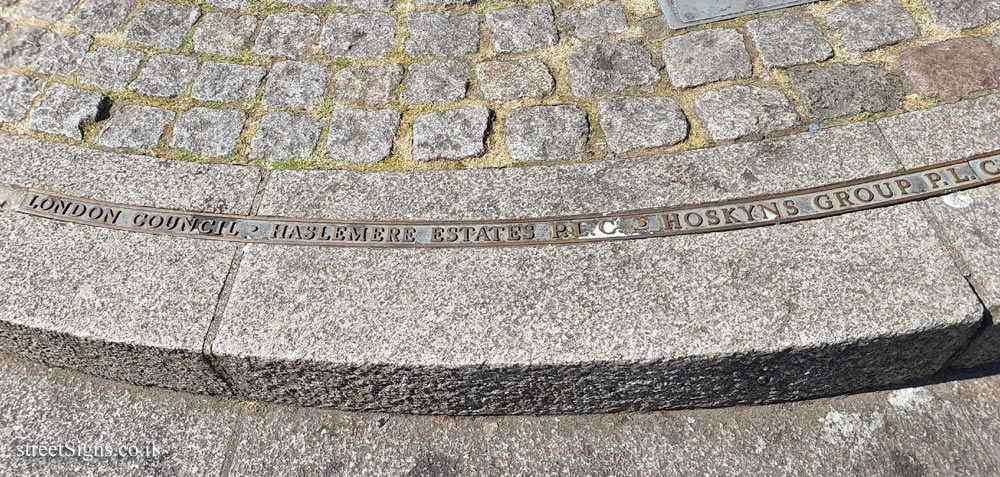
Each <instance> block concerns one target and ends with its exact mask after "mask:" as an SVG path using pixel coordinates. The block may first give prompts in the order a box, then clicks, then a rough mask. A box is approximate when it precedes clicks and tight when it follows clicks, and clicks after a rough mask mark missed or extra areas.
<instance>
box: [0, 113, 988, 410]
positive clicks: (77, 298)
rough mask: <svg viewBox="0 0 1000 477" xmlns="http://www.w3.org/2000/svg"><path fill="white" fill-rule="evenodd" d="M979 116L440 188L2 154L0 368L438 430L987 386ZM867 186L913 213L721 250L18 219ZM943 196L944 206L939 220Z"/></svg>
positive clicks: (625, 204) (851, 216)
mask: <svg viewBox="0 0 1000 477" xmlns="http://www.w3.org/2000/svg"><path fill="white" fill-rule="evenodd" d="M996 103H997V98H996V97H985V98H981V99H978V100H973V101H964V102H960V103H958V104H955V105H950V106H943V107H940V108H937V109H933V110H930V111H924V112H918V113H909V114H904V115H900V116H896V117H894V118H889V119H885V120H881V121H879V122H875V123H863V124H853V125H848V126H844V127H840V128H833V129H829V130H824V131H821V132H817V133H807V134H801V135H796V136H789V137H787V138H780V139H771V140H766V141H762V142H757V143H747V144H738V145H731V146H724V147H719V148H713V149H704V150H698V151H692V152H685V153H677V154H672V155H667V156H654V157H646V158H639V159H630V160H618V161H605V162H595V163H591V164H584V165H565V166H553V167H547V168H510V169H502V170H488V171H441V172H432V173H430V172H428V173H378V174H370V173H369V174H362V173H357V172H350V171H272V172H268V173H265V174H263V175H260V174H258V173H257V171H256V170H254V169H250V168H244V167H238V166H226V165H200V164H191V163H177V162H168V161H162V160H158V159H153V158H149V157H144V156H123V155H119V154H113V153H105V152H99V151H94V150H90V149H85V148H79V147H75V146H65V145H53V144H49V143H41V142H39V141H37V140H35V139H32V138H27V137H23V136H15V135H9V134H2V135H0V141H2V143H3V144H4V146H5V151H8V152H6V153H5V156H4V158H3V160H2V161H0V178H2V182H5V183H7V184H9V185H10V186H12V187H8V188H7V190H6V192H5V195H4V197H5V198H7V200H6V203H7V204H8V205H12V206H5V207H3V209H2V210H3V211H4V213H3V214H0V227H2V228H0V236H2V237H3V238H4V239H3V241H2V242H0V261H2V262H3V264H4V267H3V268H2V269H0V285H2V286H3V288H4V290H6V295H4V298H3V300H2V301H0V318H2V322H0V345H2V349H4V350H7V351H10V352H13V353H15V354H19V355H22V356H27V357H31V358H34V359H37V360H41V361H45V362H48V363H52V364H57V365H60V366H65V367H71V368H75V369H78V370H81V371H85V372H89V373H92V374H97V375H101V376H105V377H111V378H115V379H122V380H126V381H130V382H133V383H139V384H148V385H157V386H163V387H170V388H175V389H183V390H188V391H195V392H204V393H213V394H215V393H219V394H235V395H238V396H241V397H244V398H247V399H255V400H265V401H277V402H285V403H294V404H299V405H308V406H329V407H336V408H340V409H352V410H357V409H364V410H390V411H397V412H408V413H448V414H506V413H511V414H517V413H572V412H607V411H620V410H650V409H667V408H677V407H690V406H720V405H727V404H735V403H763V402H775V401H784V400H793V399H801V398H807V397H815V396H821V395H830V394H837V393H844V392H850V391H855V390H860V389H865V388H870V387H874V386H884V385H891V384H894V383H899V382H903V381H906V380H909V379H913V378H917V377H922V376H928V375H931V374H934V373H936V372H938V371H939V370H941V369H944V368H946V367H966V366H972V365H976V364H981V363H985V362H992V361H996V360H997V359H998V358H1000V356H998V355H1000V349H998V347H997V346H996V338H995V336H996V332H995V330H994V328H992V319H991V318H990V316H991V313H990V312H992V311H995V310H996V306H997V304H998V300H997V298H996V297H997V296H998V295H997V294H996V293H995V291H994V290H995V284H994V279H993V277H994V276H995V275H994V274H993V270H996V269H997V263H996V262H995V259H994V258H993V257H995V256H996V254H995V253H994V252H995V249H994V247H995V245H994V243H995V242H994V241H993V240H992V239H991V237H992V236H993V235H994V234H995V230H997V228H996V226H995V225H996V221H997V219H996V218H995V217H996V215H997V214H996V209H995V205H994V204H995V203H996V200H995V199H996V197H997V195H998V194H1000V186H997V185H991V184H989V182H990V181H991V179H990V177H989V176H988V175H982V176H981V175H979V174H981V173H982V174H989V171H992V170H993V169H992V166H988V165H987V166H986V167H983V164H985V162H983V161H986V160H988V159H989V158H988V157H985V156H984V157H981V158H980V159H974V160H971V162H970V160H969V158H971V157H973V156H976V155H981V154H987V153H991V152H992V151H995V150H997V149H1000V144H997V142H998V141H1000V139H998V138H1000V135H998V134H996V133H997V131H996V128H997V126H996V124H997V121H996V115H997V111H998V110H1000V108H997V104H996ZM967 118H974V121H970V120H965V119H967ZM927 124H934V125H936V129H933V130H932V129H928V128H927V126H926V125H927ZM928 151H933V154H929V153H928ZM820 159H822V160H820ZM956 161H964V162H956ZM975 161H980V162H975ZM942 164H944V166H940V165H942ZM939 166H940V167H939ZM925 167H932V169H921V168H925ZM962 167H965V168H964V169H963V168H962ZM949 168H952V169H951V170H953V171H954V172H955V174H954V175H949V172H948V171H949ZM977 168H978V169H977ZM907 169H916V170H919V172H912V171H911V172H907V171H906V170H907ZM977 170H978V171H979V172H977ZM935 171H936V172H935ZM931 172H935V173H937V174H938V175H939V176H940V177H938V178H937V179H936V180H935V179H934V178H933V177H932V176H929V174H930V173H931ZM907 174H911V175H907ZM913 174H916V175H913ZM969 174H972V175H974V176H975V178H973V177H971V176H970V175H969ZM871 177H878V178H879V180H893V181H894V180H896V179H898V178H899V177H910V178H911V179H912V180H908V181H909V183H910V186H911V187H912V191H911V192H913V196H912V197H909V198H906V200H910V199H919V200H910V201H909V202H905V203H903V202H902V201H899V202H898V203H897V202H892V201H889V202H886V203H883V204H879V205H882V207H878V208H873V209H869V210H864V207H861V206H859V207H857V208H856V209H850V210H847V209H845V210H842V211H839V212H842V215H836V216H824V215H823V214H818V215H817V216H816V217H815V220H807V221H801V222H795V223H773V224H771V225H770V226H766V227H756V228H747V229H739V230H736V229H733V230H723V231H717V233H704V234H682V235H680V236H671V237H655V236H650V237H646V238H643V239H641V240H627V241H600V242H594V243H579V241H573V243H563V244H539V245H538V246H531V247H487V246H477V247H455V246H451V247H442V248H433V249H417V248H378V247H309V246H302V245H301V244H299V245H288V244H280V243H267V242H266V241H265V242H261V243H256V242H254V241H250V243H242V244H241V243H238V242H226V241H217V240H203V238H205V237H199V236H197V235H194V236H178V235H158V234H148V233H137V231H135V230H118V229H116V228H114V227H112V225H114V223H113V221H112V222H109V223H107V224H104V225H102V224H99V223H93V221H103V220H104V218H103V216H102V215H101V214H96V215H95V217H90V218H91V219H93V220H92V223H90V224H89V225H85V224H83V223H73V222H67V221H65V220H53V218H52V216H51V214H50V216H49V217H45V216H40V215H39V214H36V215H30V214H27V213H25V211H26V210H27V209H26V208H30V204H31V199H30V197H32V194H35V195H34V197H41V196H39V195H38V194H37V193H36V192H30V191H26V189H24V188H31V189H30V190H31V191H43V190H44V191H50V192H51V193H53V194H58V195H60V196H65V197H78V198H82V201H81V203H83V202H85V201H92V203H94V204H99V203H100V204H105V205H109V204H110V205H112V206H113V205H115V204H118V205H122V206H124V208H132V209H136V210H138V209H140V208H150V209H148V210H159V211H169V210H180V211H186V212H184V213H186V214H190V212H191V211H195V212H197V213H198V214H195V215H199V216H202V217H213V216H222V215H226V214H229V215H231V216H243V217H244V219H245V220H253V219H252V217H261V220H264V219H263V218H262V217H264V216H270V217H277V218H279V219H280V220H284V221H296V220H299V221H303V222H308V221H309V220H311V219H310V218H314V217H320V218H324V217H325V218H330V219H334V221H338V220H347V221H389V222H400V223H409V222H414V221H415V222H420V223H423V221H430V222H438V221H448V220H468V221H483V222H496V221H503V220H514V219H516V220H522V219H524V218H531V217H563V216H577V215H580V214H584V215H586V214H591V213H593V212H595V211H599V212H606V213H611V214H613V213H615V212H619V211H629V210H638V209H649V208H651V207H652V208H656V207H663V208H668V210H672V209H669V208H673V207H680V208H681V209H679V210H687V209H688V208H690V207H692V206H694V207H697V204H701V203H704V202H706V201H707V202H713V201H714V202H720V203H733V204H735V203H743V202H745V200H746V198H749V197H757V196H765V197H770V196H775V195H781V194H786V193H795V191H807V192H803V193H806V194H808V193H813V194H815V193H817V192H820V191H822V190H827V189H824V188H828V187H834V189H829V190H830V191H834V190H839V189H836V187H845V186H844V185H839V186H838V185H836V184H838V183H850V184H854V185H858V184H864V183H865V181H866V180H868V179H869V178H871ZM966 179H968V180H966ZM937 181H940V186H941V187H942V190H941V192H946V191H951V192H952V193H950V194H949V195H946V196H944V197H937V198H930V197H931V196H932V195H933V194H934V191H933V189H935V187H934V184H937ZM932 183H934V184H932ZM972 186H975V188H974V189H971V190H969V191H965V192H962V191H958V192H956V190H958V189H961V188H964V187H972ZM948 187H950V188H952V189H944V188H948ZM904 195H905V194H904ZM901 198H902V197H901ZM832 199H833V200H839V199H838V198H837V196H836V194H835V193H833V195H832ZM62 210H64V211H65V210H76V209H72V208H70V207H69V206H67V207H64V208H63V209H62ZM143 210H147V209H143ZM42 215H44V214H42ZM64 215H65V214H64ZM69 215H74V214H73V213H70V214H69ZM87 215H88V216H89V214H87ZM657 215H658V216H659V215H662V214H657ZM246 216H252V217H251V218H249V219H247V218H246ZM65 218H67V217H63V219H65ZM269 220H270V219H269ZM560 220H561V219H560ZM661 220H662V221H661V223H660V225H661V226H665V225H666V224H668V222H669V221H665V220H663V219H662V218H661ZM776 222H781V221H776ZM119 228H122V227H119ZM609 238H614V237H609Z"/></svg>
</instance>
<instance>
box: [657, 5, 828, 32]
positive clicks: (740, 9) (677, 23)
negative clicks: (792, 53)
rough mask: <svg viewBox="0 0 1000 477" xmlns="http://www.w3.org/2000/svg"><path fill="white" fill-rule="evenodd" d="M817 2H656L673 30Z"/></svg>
mask: <svg viewBox="0 0 1000 477" xmlns="http://www.w3.org/2000/svg"><path fill="white" fill-rule="evenodd" d="M815 1H817V0H657V3H659V4H660V10H663V16H664V18H666V20H667V25H669V26H670V28H673V29H674V30H680V29H681V28H687V27H689V26H694V25H700V24H702V23H710V22H717V21H720V20H727V19H729V18H735V17H738V16H741V15H747V14H750V13H757V12H764V11H767V10H776V9H778V8H786V7H791V6H795V5H802V4H803V3H811V2H815Z"/></svg>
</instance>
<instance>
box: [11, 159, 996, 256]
mask: <svg viewBox="0 0 1000 477" xmlns="http://www.w3.org/2000/svg"><path fill="white" fill-rule="evenodd" d="M998 180H1000V152H992V153H989V154H984V155H979V156H975V157H972V158H969V159H963V160H960V161H952V162H948V163H943V164H937V165H933V166H930V167H925V168H920V169H912V170H907V171H901V172H896V173H891V174H886V175H880V176H874V177H868V178H864V179H860V180H856V181H852V182H847V183H838V184H832V185H828V186H823V187H819V188H814V189H808V190H800V191H795V192H790V193H785V194H778V195H770V196H763V197H755V198H746V199H739V200H732V201H725V202H715V203H705V204H697V205H690V206H680V207H665V208H654V209H643V210H632V211H625V212H616V213H609V214H590V215H576V216H561V217H543V218H530V219H515V220H495V221H426V222H406V221H399V222H381V221H347V220H327V219H306V220H302V219H293V218H284V217H264V216H239V215H226V214H202V213H196V212H187V211H181V210H172V209H163V208H151V207H137V206H130V205H124V204H115V203H109V202H102V201H95V200H90V199H82V198H77V197H70V196H65V195H61V194H57V193H53V192H46V191H40V190H34V189H30V190H26V191H25V192H24V194H23V197H22V198H21V200H20V201H19V205H18V206H17V208H16V211H17V212H21V213H24V214H29V215H34V216H39V217H46V218H50V219H55V220H63V221H68V222H74V223H79V224H85V225H93V226H99V227H106V228H113V229H119V230H127V231H132V232H143V233H152V234H161V235H175V236H184V237H191V238H200V239H212V240H226V241H238V242H253V243H269V244H281V245H321V246H354V247H358V246H361V247H472V246H515V245H543V244H567V243H582V242H592V241H604V240H628V239H639V238H650V237H665V236H671V235H680V234H693V233H706V232H716V231H722V230H732V229H742V228H749V227H760V226H765V225H773V224H779V223H786V222H795V221H800V220H809V219H817V218H821V217H828V216H831V215H838V214H844V213H849V212H853V211H858V210H864V209H870V208H873V207H881V206H885V205H891V204H897V203H901V202H908V201H912V200H919V199H924V198H928V197H933V196H937V195H942V194H947V193H949V192H954V191H958V190H963V189H968V188H972V187H977V186H981V185H985V184H989V183H991V182H996V181H998Z"/></svg>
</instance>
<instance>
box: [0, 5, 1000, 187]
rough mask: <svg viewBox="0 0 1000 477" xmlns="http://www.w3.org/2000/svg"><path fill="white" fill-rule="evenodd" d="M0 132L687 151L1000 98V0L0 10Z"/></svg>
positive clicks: (359, 159)
mask: <svg viewBox="0 0 1000 477" xmlns="http://www.w3.org/2000/svg"><path fill="white" fill-rule="evenodd" d="M0 4H3V5H6V6H4V7H2V8H0V18H2V19H0V70H2V72H0V95H2V99H0V130H4V131H9V132H15V133H21V134H31V135H35V136H38V137H42V138H43V139H46V140H51V141H60V142H69V143H76V144H83V145H85V146H90V147H95V148H103V149H113V150H120V151H128V152H141V153H146V154H151V155H154V156H158V157H167V158H174V159H181V160H199V161H212V162H234V163H256V164H258V165H261V166H265V167H274V168H312V167H317V168H320V167H322V168H354V169H364V170H370V169H377V170H386V169H425V168H457V167H496V166H505V165H512V164H519V163H554V162H567V161H578V160H587V159H594V158H601V157H608V156H633V155H640V154H645V153H653V152H663V151H667V150H674V149H691V148H699V147H705V146H709V145H714V144H723V143H728V142H733V141H748V140H755V139H758V138H761V137H764V136H772V135H784V134H788V133H790V132H796V131H803V130H807V129H810V128H812V129H816V128H822V127H827V126H830V125H835V124H841V123H844V122H849V121H860V120H866V119H869V118H871V117H882V116H888V115H893V114H897V113H900V112H903V111H908V110H915V109H924V108H927V107H929V106H933V105H936V104H939V103H942V102H952V101H955V100H957V99H958V98H963V97H970V96H978V95H981V94H984V93H985V92H989V91H993V90H996V89H998V88H1000V33H998V31H1000V0H968V1H964V2H959V3H958V4H956V2H954V1H951V0H895V1H894V0H873V1H852V0H848V1H843V0H834V1H823V2H818V3H813V4H810V5H805V6H800V7H795V8H791V9H785V10H780V11H776V12H769V13H766V14H762V15H752V16H747V17H743V18H739V19H735V20H731V21H726V22H720V23H715V24H711V25H705V26H701V27H696V28H693V29H689V30H683V31H672V30H669V29H668V28H667V27H666V25H665V23H664V21H663V18H662V17H661V16H659V15H658V12H659V11H658V9H657V7H656V4H655V2H654V0H622V1H618V0H604V1H594V0H585V1H569V0H566V1H555V0H553V1H548V2H546V1H529V2H509V1H508V2H494V1H475V0H396V1H393V0H329V1H323V0H289V1H288V2H287V3H282V2H271V1H262V0H211V1H205V0H171V1H164V0H138V1H133V0H82V1H77V0H15V1H11V0H3V2H0Z"/></svg>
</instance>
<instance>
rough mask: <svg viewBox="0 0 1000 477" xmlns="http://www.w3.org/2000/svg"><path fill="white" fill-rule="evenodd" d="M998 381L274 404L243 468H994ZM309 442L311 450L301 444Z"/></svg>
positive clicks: (879, 471)
mask: <svg viewBox="0 0 1000 477" xmlns="http://www.w3.org/2000/svg"><path fill="white" fill-rule="evenodd" d="M997 386H998V384H997V378H996V377H995V376H991V377H988V378H982V379H976V380H968V381H958V382H954V383H945V384H938V385H933V386H927V387H919V388H904V389H902V390H897V391H883V392H877V393H868V394H863V395H857V396H849V397H844V398H833V399H822V400H816V401H811V402H805V403H795V404H779V405H772V406H763V407H737V408H731V409H713V410H691V411H673V412H661V413H629V414H620V415H604V416H561V417H475V418H440V417H434V418H423V417H415V416H395V415H384V414H347V413H332V412H328V413H315V412H296V411H292V410H288V409H286V408H283V407H269V408H267V409H264V410H263V411H262V412H260V413H258V414H256V415H255V416H254V417H255V418H253V419H249V420H248V422H247V425H246V427H245V428H244V432H243V434H241V436H240V438H239V445H238V447H237V451H236V454H235V456H234V463H233V467H232V471H231V475H233V476H249V475H255V474H259V473H261V472H267V471H277V472H279V473H286V474H295V473H303V474H309V475H311V474H321V473H322V472H324V471H327V472H333V473H336V474H344V475H383V474H385V473H390V474H394V475H406V474H408V473H409V474H416V475H421V474H422V473H423V474H426V473H431V474H435V475H484V476H492V475H497V476H500V475H523V474H532V475H617V474H619V473H621V471H622V469H623V468H627V469H628V472H629V474H630V475H662V476H704V475H732V476H761V475H765V476H780V475H844V474H850V475H872V476H891V475H921V474H920V472H927V473H929V474H936V475H988V474H992V473H995V472H996V471H997V468H998V465H997V458H996V456H995V454H994V453H992V452H988V451H987V452H982V449H989V447H988V445H986V444H984V443H983V442H982V441H981V440H980V439H982V438H983V437H984V436H983V435H984V434H985V435H986V437H987V438H993V439H994V440H995V439H996V436H998V435H1000V434H998V433H997V430H996V429H997V426H996V417H995V416H991V415H989V414H988V413H989V412H990V411H991V410H992V411H994V412H995V410H996V405H995V400H993V399H992V396H991V394H992V393H995V392H996V390H997V389H998V387H997ZM953 389H954V390H953ZM968 415H975V416H976V418H975V420H973V421H972V422H971V423H970V419H967V418H966V416H968ZM855 416H856V417H855ZM855 423H856V424H859V426H858V427H856V428H855V427H850V426H849V424H855ZM878 423H880V425H879V424H878ZM986 423H990V426H991V427H988V428H983V429H972V428H970V424H972V425H983V424H986ZM315 429H324V430H325V431H326V432H323V433H317V432H313V431H314V430H315ZM298 446H303V447H306V448H308V449H310V450H311V452H309V454H308V456H307V457H303V456H300V455H298V454H297V453H296V452H295V449H298V448H299V447H298ZM510 456H517V457H516V458H510Z"/></svg>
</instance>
